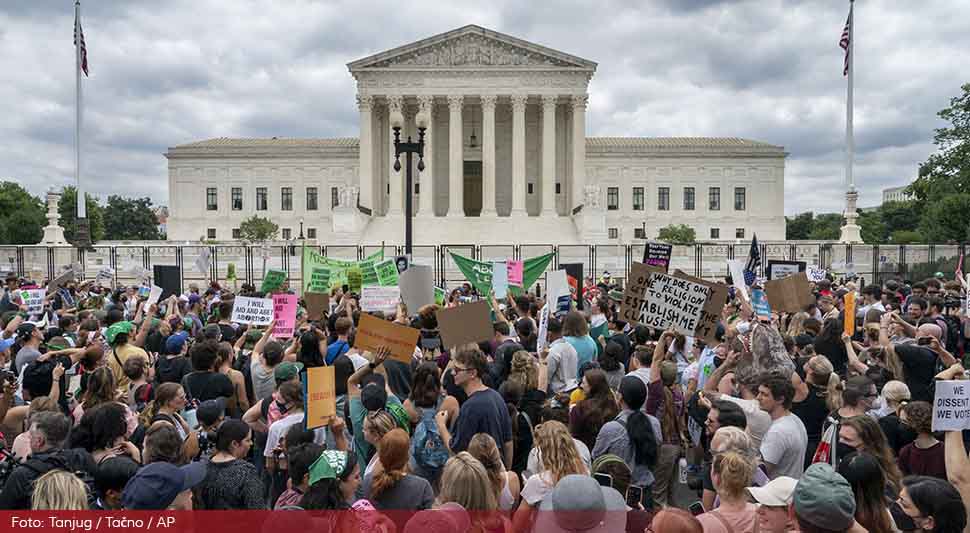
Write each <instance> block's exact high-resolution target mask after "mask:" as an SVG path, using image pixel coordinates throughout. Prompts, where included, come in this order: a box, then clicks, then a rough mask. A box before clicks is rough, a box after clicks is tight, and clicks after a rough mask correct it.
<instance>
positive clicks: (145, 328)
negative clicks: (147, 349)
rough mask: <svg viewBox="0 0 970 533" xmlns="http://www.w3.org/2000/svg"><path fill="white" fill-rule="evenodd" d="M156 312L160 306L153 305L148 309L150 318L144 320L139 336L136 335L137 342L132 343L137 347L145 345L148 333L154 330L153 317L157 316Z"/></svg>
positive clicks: (139, 328)
mask: <svg viewBox="0 0 970 533" xmlns="http://www.w3.org/2000/svg"><path fill="white" fill-rule="evenodd" d="M156 311H158V306H157V305H155V304H152V305H151V307H149V308H148V316H146V317H144V318H143V319H142V321H141V326H139V327H138V334H137V335H135V341H134V342H133V343H132V344H134V345H135V346H144V345H145V340H147V339H148V332H149V331H151V329H152V317H154V316H155V312H156Z"/></svg>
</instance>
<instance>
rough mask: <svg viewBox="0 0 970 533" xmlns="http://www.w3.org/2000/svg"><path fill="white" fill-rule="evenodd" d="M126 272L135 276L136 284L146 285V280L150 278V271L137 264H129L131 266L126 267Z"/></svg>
mask: <svg viewBox="0 0 970 533" xmlns="http://www.w3.org/2000/svg"><path fill="white" fill-rule="evenodd" d="M128 273H129V274H131V276H132V277H133V278H135V284H136V285H148V282H149V281H151V279H152V273H151V272H149V271H148V269H147V268H143V267H140V266H138V265H131V267H130V268H129V269H128Z"/></svg>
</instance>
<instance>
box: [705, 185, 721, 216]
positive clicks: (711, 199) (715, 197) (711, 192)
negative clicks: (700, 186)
mask: <svg viewBox="0 0 970 533" xmlns="http://www.w3.org/2000/svg"><path fill="white" fill-rule="evenodd" d="M707 198H708V199H707V205H708V208H709V209H710V210H711V211H720V210H721V188H720V187H711V188H710V189H708V190H707Z"/></svg>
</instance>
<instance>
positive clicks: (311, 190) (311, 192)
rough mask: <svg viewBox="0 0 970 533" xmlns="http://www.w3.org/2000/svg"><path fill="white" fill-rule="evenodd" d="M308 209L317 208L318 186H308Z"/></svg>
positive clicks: (314, 209) (313, 209)
mask: <svg viewBox="0 0 970 533" xmlns="http://www.w3.org/2000/svg"><path fill="white" fill-rule="evenodd" d="M306 210H307V211H316V210H317V188H316V187H307V188H306Z"/></svg>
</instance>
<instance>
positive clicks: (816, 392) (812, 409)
mask: <svg viewBox="0 0 970 533" xmlns="http://www.w3.org/2000/svg"><path fill="white" fill-rule="evenodd" d="M791 412H792V413H793V414H794V415H795V416H797V417H798V418H800V419H801V421H802V423H803V424H805V431H806V432H807V433H808V440H809V442H815V443H818V441H820V440H821V439H822V426H824V425H825V419H826V417H828V415H829V408H828V406H827V405H826V404H825V396H823V395H822V389H820V388H818V387H816V386H814V385H809V386H808V396H806V397H805V399H804V400H802V401H800V402H798V403H794V404H792V408H791ZM814 452H815V450H812V453H814Z"/></svg>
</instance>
